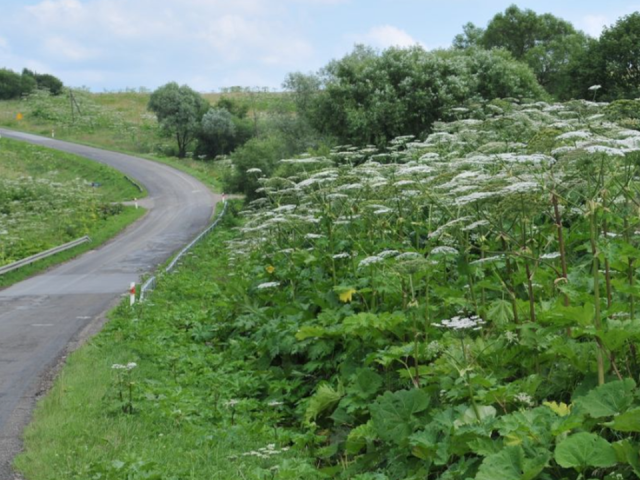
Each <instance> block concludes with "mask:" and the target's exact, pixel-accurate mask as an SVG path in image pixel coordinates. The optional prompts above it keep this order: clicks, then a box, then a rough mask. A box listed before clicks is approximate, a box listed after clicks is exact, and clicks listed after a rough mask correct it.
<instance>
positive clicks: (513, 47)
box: [453, 5, 589, 99]
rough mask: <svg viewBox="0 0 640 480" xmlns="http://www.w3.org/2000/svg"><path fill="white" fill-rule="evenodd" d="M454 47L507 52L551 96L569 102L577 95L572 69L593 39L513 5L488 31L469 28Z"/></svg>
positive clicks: (555, 19) (552, 18) (560, 21)
mask: <svg viewBox="0 0 640 480" xmlns="http://www.w3.org/2000/svg"><path fill="white" fill-rule="evenodd" d="M453 45H454V47H455V48H458V49H460V48H470V47H474V46H480V47H483V48H485V49H494V48H502V49H505V50H507V51H509V52H510V53H511V54H512V55H513V57H514V58H515V59H516V60H520V61H522V62H525V63H526V64H527V65H529V66H530V67H531V69H532V70H533V72H534V73H535V75H536V78H537V79H538V82H539V83H540V84H541V85H542V86H543V87H544V88H545V89H546V90H547V91H548V92H549V93H551V94H552V95H554V96H556V97H558V98H560V99H566V98H569V97H570V96H571V93H572V92H573V82H572V76H571V68H570V65H571V63H572V60H573V58H574V57H576V56H578V55H579V54H580V53H581V52H583V51H585V50H587V48H588V45H589V37H587V36H586V35H585V34H584V33H582V32H580V31H576V29H575V28H574V27H573V25H572V24H571V23H569V22H567V21H566V20H563V19H561V18H558V17H555V16H553V15H551V14H548V13H547V14H543V15H538V14H536V13H535V12H534V11H533V10H529V9H527V10H521V9H519V8H518V7H517V6H515V5H511V6H510V7H508V8H507V9H506V10H505V11H504V13H498V14H497V15H495V16H494V17H493V19H492V20H491V21H490V22H489V24H488V25H487V28H486V29H485V30H482V29H480V28H478V27H476V26H475V25H473V24H472V23H468V24H466V25H465V26H464V27H463V33H462V34H459V35H457V36H456V37H455V38H454V40H453Z"/></svg>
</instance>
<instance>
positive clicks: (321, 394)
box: [305, 383, 345, 421]
mask: <svg viewBox="0 0 640 480" xmlns="http://www.w3.org/2000/svg"><path fill="white" fill-rule="evenodd" d="M344 395H345V391H344V387H343V386H342V385H341V384H338V388H337V389H334V388H333V387H331V385H329V384H328V383H323V384H322V385H320V386H319V387H318V389H317V390H316V393H314V394H313V396H312V397H311V400H309V405H308V406H307V411H306V413H305V419H306V420H307V421H312V420H315V419H316V418H317V417H318V415H320V414H321V413H322V412H324V411H325V410H329V409H330V408H332V407H335V405H336V404H337V403H338V402H339V401H340V399H341V398H342V397H344Z"/></svg>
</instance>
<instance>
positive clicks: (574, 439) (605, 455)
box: [554, 432, 618, 471]
mask: <svg viewBox="0 0 640 480" xmlns="http://www.w3.org/2000/svg"><path fill="white" fill-rule="evenodd" d="M554 458H555V460H556V462H558V465H560V466H561V467H564V468H574V469H576V470H578V471H582V470H584V469H585V468H587V467H612V466H613V465H615V464H616V463H618V459H617V457H616V452H615V450H614V449H613V447H612V446H611V444H610V443H609V442H608V441H606V440H605V439H604V438H602V437H599V436H598V435H596V434H594V433H586V432H584V433H576V434H575V435H571V436H570V437H567V438H565V439H564V440H563V441H562V442H560V443H559V444H558V446H557V447H556V451H555V452H554Z"/></svg>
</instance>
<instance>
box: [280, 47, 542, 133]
mask: <svg viewBox="0 0 640 480" xmlns="http://www.w3.org/2000/svg"><path fill="white" fill-rule="evenodd" d="M285 88H287V89H289V90H291V91H293V93H294V98H295V100H296V102H297V106H298V111H299V113H300V114H301V115H302V116H303V117H304V118H305V119H307V120H308V121H309V123H310V124H311V125H312V126H313V127H315V128H316V129H318V130H319V131H320V132H322V133H323V134H325V135H332V136H335V137H336V138H337V139H338V140H339V141H340V142H341V143H352V144H357V145H365V144H376V145H383V144H385V143H386V142H388V141H389V140H390V139H392V138H394V137H397V136H400V135H414V136H422V135H424V134H425V133H428V132H429V131H430V130H431V126H432V125H433V123H434V122H435V121H437V120H440V119H441V118H442V117H443V115H444V114H445V112H447V111H449V110H450V109H451V108H452V107H456V106H459V105H461V104H464V103H465V102H468V101H469V100H480V99H486V100H491V99H492V98H494V97H520V98H522V97H529V98H544V97H545V96H546V94H545V92H544V90H543V89H542V87H541V86H540V85H539V84H538V83H537V81H536V78H535V75H534V74H533V72H532V71H531V69H530V68H529V67H527V66H526V65H524V64H522V63H519V62H517V61H515V60H514V59H513V57H512V56H511V55H510V54H509V53H508V52H506V51H500V50H497V51H482V50H476V49H470V50H463V51H460V50H457V51H454V50H442V51H435V52H427V51H425V50H424V49H422V48H421V47H411V48H390V49H388V50H385V51H384V52H382V53H381V54H379V53H378V52H376V51H375V50H373V49H371V48H367V47H364V46H357V47H356V48H355V50H354V51H353V52H352V53H350V54H349V55H347V56H345V57H344V58H342V59H341V60H334V61H332V62H330V63H329V64H328V65H327V66H326V67H324V68H323V69H322V70H321V71H320V72H319V73H318V74H315V75H303V74H301V73H294V74H291V75H289V77H288V78H287V80H286V81H285Z"/></svg>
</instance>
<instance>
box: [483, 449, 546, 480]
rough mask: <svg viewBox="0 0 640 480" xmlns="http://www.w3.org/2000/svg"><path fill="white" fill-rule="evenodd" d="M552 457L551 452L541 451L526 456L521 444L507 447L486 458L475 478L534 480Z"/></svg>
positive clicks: (484, 479) (487, 479)
mask: <svg viewBox="0 0 640 480" xmlns="http://www.w3.org/2000/svg"><path fill="white" fill-rule="evenodd" d="M550 457H551V454H549V452H546V451H541V452H539V453H538V454H537V455H536V456H535V457H533V458H526V457H525V454H524V450H523V449H522V447H521V446H519V445H514V446H510V447H505V448H504V449H502V451H500V452H498V453H496V454H494V455H490V456H488V457H487V458H485V459H484V461H483V462H482V465H480V469H479V470H478V474H477V475H476V478H475V480H532V479H534V478H535V477H537V476H538V475H539V474H540V472H542V470H544V467H545V466H546V465H547V462H548V461H549V458H550Z"/></svg>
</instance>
